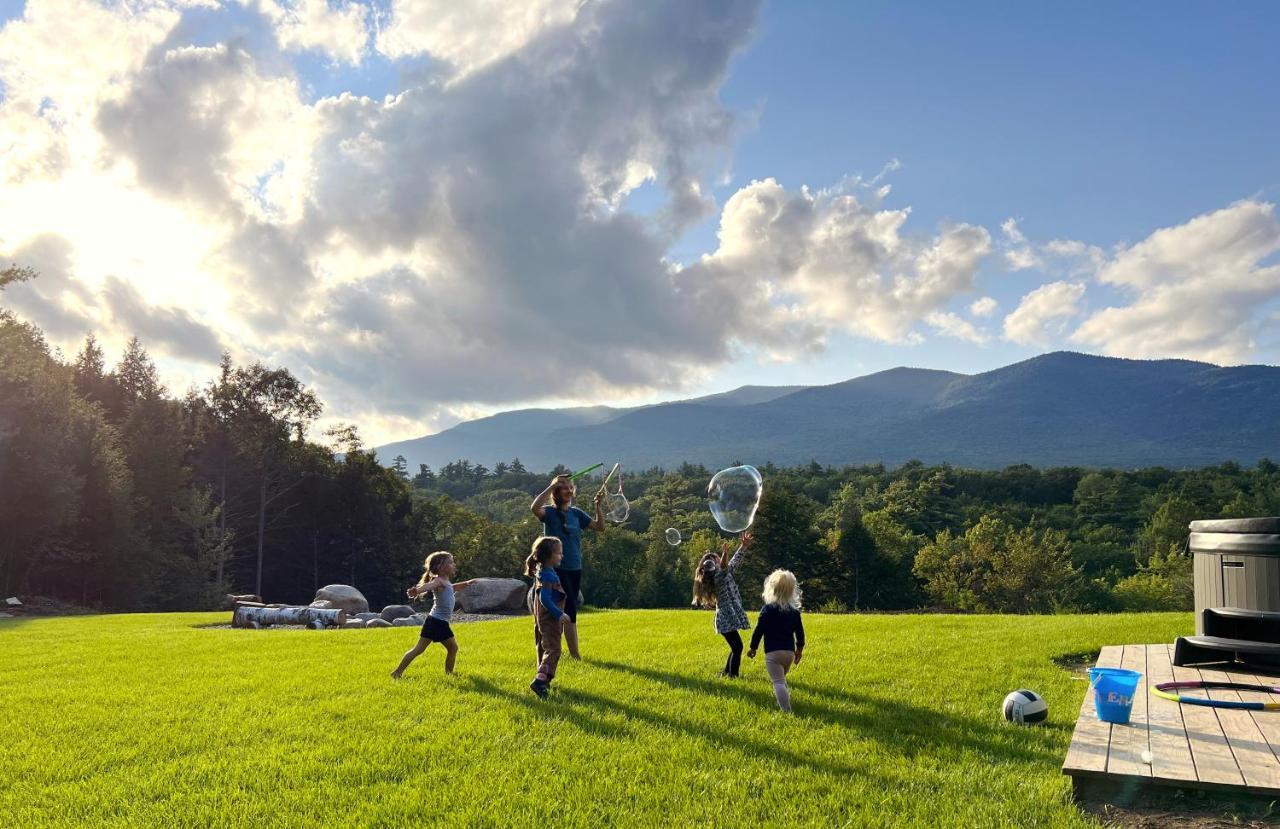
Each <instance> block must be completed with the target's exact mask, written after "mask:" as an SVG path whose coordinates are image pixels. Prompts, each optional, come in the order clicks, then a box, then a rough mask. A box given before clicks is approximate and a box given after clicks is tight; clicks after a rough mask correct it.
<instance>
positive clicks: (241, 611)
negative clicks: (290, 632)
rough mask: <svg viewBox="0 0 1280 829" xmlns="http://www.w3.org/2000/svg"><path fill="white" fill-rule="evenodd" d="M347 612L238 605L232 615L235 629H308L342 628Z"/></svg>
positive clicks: (310, 608)
mask: <svg viewBox="0 0 1280 829" xmlns="http://www.w3.org/2000/svg"><path fill="white" fill-rule="evenodd" d="M346 621H347V611H345V610H343V609H341V608H336V609H332V610H329V609H322V608H319V607H254V606H253V605H251V604H241V605H237V606H236V609H235V610H234V611H233V612H232V613H231V626H232V627H233V628H247V627H254V626H257V627H266V626H268V625H307V626H308V627H342V625H343V624H344V623H345V622H346Z"/></svg>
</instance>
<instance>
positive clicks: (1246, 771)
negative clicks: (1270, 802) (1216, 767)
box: [1200, 670, 1280, 791]
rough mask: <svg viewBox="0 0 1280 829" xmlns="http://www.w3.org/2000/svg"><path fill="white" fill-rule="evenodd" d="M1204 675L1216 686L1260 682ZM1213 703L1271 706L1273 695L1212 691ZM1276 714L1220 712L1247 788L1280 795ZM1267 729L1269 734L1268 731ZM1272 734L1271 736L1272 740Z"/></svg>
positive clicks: (1225, 673)
mask: <svg viewBox="0 0 1280 829" xmlns="http://www.w3.org/2000/svg"><path fill="white" fill-rule="evenodd" d="M1200 673H1201V675H1202V676H1203V677H1204V678H1205V679H1206V680H1209V681H1214V682H1243V683H1247V684H1250V685H1255V684H1258V683H1259V682H1260V680H1259V679H1258V678H1257V677H1256V676H1254V675H1252V674H1247V673H1242V672H1237V671H1209V670H1201V671H1200ZM1209 695H1210V698H1212V699H1228V700H1241V701H1243V702H1271V701H1272V699H1271V695H1270V694H1264V693H1261V692H1255V691H1225V690H1223V691H1210V692H1209ZM1276 716H1277V712H1275V711H1233V710H1229V709H1222V708H1220V709H1218V719H1219V721H1221V722H1222V729H1223V731H1224V732H1226V735H1227V739H1228V740H1229V741H1230V742H1231V750H1232V752H1234V754H1235V756H1236V763H1237V764H1238V765H1239V766H1240V771H1241V773H1242V774H1243V775H1244V780H1245V784H1246V785H1248V786H1249V787H1251V788H1254V789H1261V790H1266V791H1280V760H1278V759H1276V753H1275V749H1274V748H1273V746H1274V745H1275V743H1273V742H1272V739H1273V738H1275V737H1277V736H1280V724H1278V723H1277V722H1276V720H1275V717H1276ZM1264 729H1265V730H1264ZM1268 732H1270V734H1271V736H1270V737H1269V736H1268Z"/></svg>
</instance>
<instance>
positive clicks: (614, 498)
mask: <svg viewBox="0 0 1280 829" xmlns="http://www.w3.org/2000/svg"><path fill="white" fill-rule="evenodd" d="M630 514H631V502H630V501H628V500H627V496H625V495H623V494H622V490H618V491H617V492H609V493H606V494H605V496H604V517H605V518H607V519H608V520H610V521H612V522H613V523H615V524H621V523H622V522H623V521H626V520H627V516H628V515H630Z"/></svg>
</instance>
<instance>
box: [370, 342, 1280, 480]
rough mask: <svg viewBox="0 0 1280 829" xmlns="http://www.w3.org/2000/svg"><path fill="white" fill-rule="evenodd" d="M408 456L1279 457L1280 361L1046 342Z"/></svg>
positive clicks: (433, 440)
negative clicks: (1124, 354)
mask: <svg viewBox="0 0 1280 829" xmlns="http://www.w3.org/2000/svg"><path fill="white" fill-rule="evenodd" d="M397 455H403V456H404V457H405V459H406V460H407V461H408V462H409V469H410V470H416V469H417V468H418V464H422V463H425V464H428V465H430V466H431V467H432V468H436V469H438V468H439V467H440V466H442V465H443V464H445V463H448V462H450V461H454V460H457V459H459V458H467V459H469V460H471V461H473V462H477V463H483V464H486V465H492V464H493V463H494V462H496V461H499V460H507V461H509V460H510V459H512V458H515V457H518V458H520V460H521V462H522V463H523V464H524V465H525V466H526V467H527V468H529V469H531V470H549V469H551V468H552V467H554V466H555V465H556V464H565V465H566V466H569V467H572V468H578V467H581V466H587V465H589V464H592V463H596V462H599V461H609V462H613V461H621V462H622V464H623V467H624V468H628V467H629V468H632V469H636V468H647V467H650V466H665V467H668V468H673V467H675V466H678V465H679V464H681V463H682V462H685V461H688V462H691V463H695V464H696V463H701V464H705V465H706V466H708V467H716V466H727V465H730V464H732V463H734V462H736V461H741V462H743V463H754V464H756V465H762V464H764V463H767V462H770V461H772V462H773V463H776V464H779V465H791V464H797V463H806V462H808V461H810V460H817V461H818V462H820V463H823V464H833V465H842V464H861V463H877V462H882V463H885V464H887V465H889V466H896V465H899V464H901V463H903V462H905V461H908V460H911V459H918V460H921V461H924V462H925V463H941V462H949V463H952V464H955V465H958V466H966V467H975V468H1000V467H1004V466H1008V465H1011V464H1018V463H1027V464H1031V465H1033V466H1088V467H1115V468H1132V467H1140V466H1168V467H1179V468H1181V467H1197V466H1205V465H1209V464H1216V463H1221V462H1223V461H1228V460H1233V461H1237V462H1240V463H1243V464H1252V463H1255V462H1256V461H1257V460H1258V459H1260V458H1263V457H1271V458H1280V367H1275V366H1262V365H1251V366H1235V367H1221V366H1216V365H1212V364H1209V363H1198V362H1193V361H1190V360H1124V359H1118V358H1113V357H1098V356H1093V355H1086V354H1076V353H1071V352H1054V353H1051V354H1044V355H1041V356H1039V357H1034V358H1032V359H1030V360H1025V361H1023V362H1020V363H1015V364H1013V365H1009V366H1005V367H1003V368H998V369H995V370H993V371H987V372H983V373H980V374H973V375H967V374H957V373H955V372H949V371H936V370H931V369H920V368H894V369H889V370H887V371H881V372H877V373H875V374H869V375H866V376H864V377H857V378H854V379H852V380H846V381H844V382H841V383H834V384H831V385H826V386H743V387H742V388H739V389H735V390H733V391H730V392H725V393H722V394H716V395H711V396H708V397H700V398H695V399H691V400H681V401H675V402H670V403H660V404H656V405H652V406H642V407H636V408H626V409H618V408H609V407H604V406H593V407H585V408H571V409H558V410H557V409H524V410H519V411H511V412H503V413H501V414H496V415H493V416H492V417H486V418H481V419H479V420H473V421H468V422H466V423H461V424H458V425H457V426H454V427H453V428H451V429H447V430H445V431H443V432H440V433H438V434H435V435H428V436H426V437H421V438H417V439H414V440H407V441H401V442H399V443H392V444H388V445H386V446H382V447H379V448H378V456H379V457H380V458H381V459H382V460H383V462H384V463H387V462H390V460H391V459H392V458H394V457H396V456H397Z"/></svg>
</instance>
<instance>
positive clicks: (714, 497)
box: [707, 466, 764, 533]
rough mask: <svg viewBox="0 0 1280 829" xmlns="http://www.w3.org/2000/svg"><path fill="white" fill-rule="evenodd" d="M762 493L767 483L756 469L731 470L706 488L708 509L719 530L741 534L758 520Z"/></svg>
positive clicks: (716, 476) (734, 468) (737, 468)
mask: <svg viewBox="0 0 1280 829" xmlns="http://www.w3.org/2000/svg"><path fill="white" fill-rule="evenodd" d="M762 492H764V479H763V478H761V477H760V473H759V472H758V471H756V468H755V467H754V466H731V467H729V468H728V469H722V470H720V471H719V472H717V473H716V474H715V477H713V478H712V479H711V483H710V484H708V486H707V506H708V507H709V508H710V509H711V515H712V517H713V518H715V519H716V523H717V524H719V525H720V529H722V530H724V531H725V532H727V533H740V532H743V531H744V530H746V529H747V528H748V527H750V526H751V522H752V521H754V520H755V517H756V508H757V507H759V506H760V494H761V493H762Z"/></svg>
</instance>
